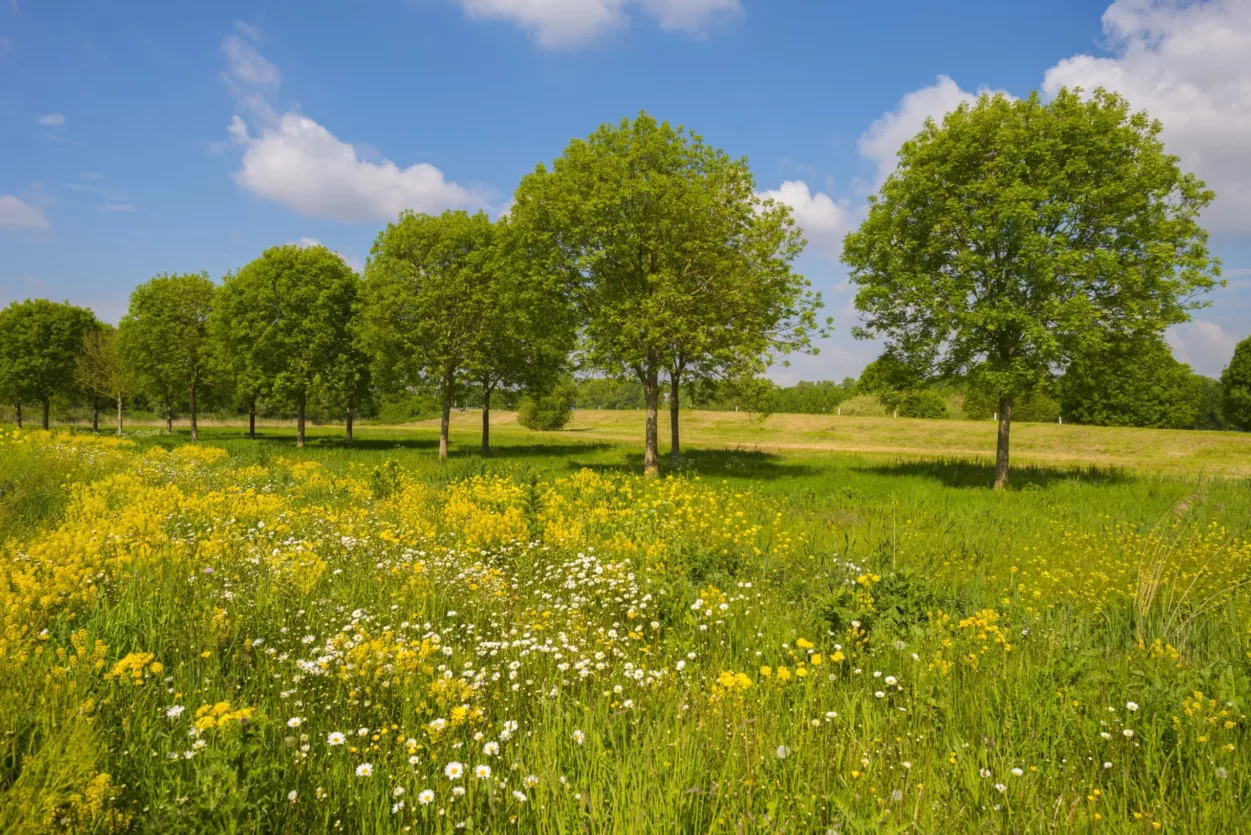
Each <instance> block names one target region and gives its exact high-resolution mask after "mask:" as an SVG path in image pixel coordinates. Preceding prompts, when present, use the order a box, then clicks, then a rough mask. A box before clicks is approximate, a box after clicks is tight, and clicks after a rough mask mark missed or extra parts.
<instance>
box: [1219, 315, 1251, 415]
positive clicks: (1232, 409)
mask: <svg viewBox="0 0 1251 835" xmlns="http://www.w3.org/2000/svg"><path fill="white" fill-rule="evenodd" d="M1221 400H1222V407H1223V408H1222V411H1223V412H1224V416H1225V420H1226V421H1228V422H1229V425H1230V426H1233V427H1235V428H1237V429H1241V430H1242V431H1243V432H1251V337H1247V338H1246V339H1244V340H1242V341H1241V342H1239V343H1238V347H1237V348H1235V349H1234V356H1233V359H1231V360H1230V361H1229V365H1228V366H1226V367H1225V370H1224V371H1223V372H1221Z"/></svg>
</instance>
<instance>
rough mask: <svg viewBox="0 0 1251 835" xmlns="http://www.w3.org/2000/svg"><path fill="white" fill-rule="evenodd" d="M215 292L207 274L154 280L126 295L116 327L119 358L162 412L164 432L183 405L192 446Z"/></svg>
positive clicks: (208, 361)
mask: <svg viewBox="0 0 1251 835" xmlns="http://www.w3.org/2000/svg"><path fill="white" fill-rule="evenodd" d="M216 290H217V286H216V285H215V284H213V282H212V281H210V280H209V277H208V273H186V274H182V275H175V274H162V275H158V276H156V277H155V278H153V279H151V280H150V281H148V282H146V283H144V284H140V285H139V286H138V287H136V288H135V289H134V290H133V291H132V292H131V294H130V307H129V309H128V310H127V311H126V315H125V316H123V317H122V320H121V322H120V323H119V324H118V335H119V338H120V340H121V348H122V356H123V358H124V359H125V360H126V364H127V366H128V367H129V368H130V369H131V370H132V371H133V372H134V374H135V375H136V376H137V377H138V379H139V380H140V383H141V385H142V386H143V389H144V390H145V391H146V392H147V394H148V396H149V397H151V398H152V399H153V400H156V401H157V402H159V403H160V404H161V405H162V406H163V407H164V409H165V428H166V430H167V431H173V420H174V408H175V406H176V405H177V404H178V403H181V402H185V403H187V405H188V409H189V414H190V417H191V440H193V441H195V440H199V426H198V425H197V414H198V410H199V395H200V394H201V392H202V391H203V389H204V387H205V386H206V385H208V383H209V381H210V378H211V370H212V362H213V347H212V343H211V341H210V340H209V331H208V319H209V314H210V313H211V312H212V309H213V294H214V293H215V292H216ZM184 396H185V397H186V400H185V401H184V400H183V397H184Z"/></svg>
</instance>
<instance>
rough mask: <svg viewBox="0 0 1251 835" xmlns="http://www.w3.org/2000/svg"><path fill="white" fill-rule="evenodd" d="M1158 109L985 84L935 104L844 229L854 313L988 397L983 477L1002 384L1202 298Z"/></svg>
mask: <svg viewBox="0 0 1251 835" xmlns="http://www.w3.org/2000/svg"><path fill="white" fill-rule="evenodd" d="M1160 131H1161V125H1160V123H1159V122H1155V121H1152V120H1150V119H1149V118H1148V117H1147V115H1146V114H1145V113H1131V111H1130V108H1129V105H1128V103H1127V102H1126V101H1125V100H1124V99H1122V98H1121V97H1119V96H1117V95H1115V94H1113V93H1108V92H1105V91H1103V90H1097V91H1096V92H1095V93H1094V95H1093V96H1091V97H1089V98H1083V97H1082V95H1081V91H1080V90H1073V91H1071V90H1062V91H1061V92H1060V93H1059V94H1058V95H1057V96H1056V97H1055V98H1054V99H1053V100H1051V101H1050V102H1043V101H1042V99H1041V98H1039V96H1038V95H1037V93H1034V94H1032V95H1030V97H1029V98H1027V99H1024V100H1021V101H1013V100H1011V99H1008V98H1006V97H1004V96H990V95H983V96H982V97H981V98H980V99H978V101H977V103H976V104H974V105H971V106H970V105H967V104H966V105H962V106H961V107H959V108H957V109H956V110H955V111H954V112H952V113H950V114H948V115H947V116H946V117H945V118H944V120H943V123H942V125H941V126H940V125H938V124H936V123H934V122H933V121H932V120H930V121H929V122H927V123H926V126H925V128H924V129H923V130H922V131H921V132H920V133H919V134H918V135H917V136H916V137H915V138H914V139H912V140H909V141H908V142H906V143H904V145H903V147H902V148H901V149H900V151H899V165H898V167H897V168H896V170H895V171H894V173H893V174H891V176H890V177H889V178H888V179H887V181H886V183H885V185H883V187H882V190H881V193H880V194H879V195H878V196H876V197H873V198H870V209H869V215H868V217H867V219H866V220H865V221H864V223H863V224H862V225H861V226H860V228H859V229H858V230H857V231H856V232H853V233H852V234H850V235H848V236H847V239H846V241H845V242H844V248H843V252H844V254H843V258H844V260H845V261H846V263H847V264H848V265H850V267H851V280H852V282H853V283H854V284H855V285H856V286H857V287H858V288H859V290H858V293H857V295H856V306H857V308H858V309H859V310H860V311H861V313H862V318H863V322H864V325H863V327H861V328H857V329H856V331H855V333H856V335H857V336H859V337H862V338H868V337H880V338H882V339H884V340H885V341H886V344H887V348H888V350H890V351H893V352H896V353H898V354H899V356H901V357H902V358H904V359H905V360H906V361H907V362H908V364H909V365H910V366H911V367H915V368H921V369H927V370H928V371H929V372H930V373H934V374H939V375H943V376H950V377H954V376H958V375H964V374H976V376H977V377H978V379H979V380H980V382H981V384H983V385H985V386H987V387H989V388H990V389H991V390H993V391H994V392H995V393H996V394H997V395H998V399H999V408H998V410H997V411H998V413H999V440H998V454H997V456H996V466H995V486H996V487H1003V486H1005V485H1006V484H1007V480H1008V453H1009V431H1010V427H1011V420H1012V408H1013V403H1014V401H1015V399H1016V398H1019V397H1021V396H1022V395H1024V394H1026V393H1028V392H1030V391H1031V390H1033V389H1035V388H1036V387H1038V386H1039V385H1041V384H1044V383H1045V382H1046V380H1048V379H1049V378H1050V376H1051V375H1053V374H1054V373H1055V371H1056V370H1057V369H1063V368H1064V367H1066V366H1067V365H1068V364H1069V363H1071V362H1073V361H1074V360H1076V359H1077V358H1079V357H1081V356H1083V355H1085V354H1088V353H1091V352H1093V351H1098V350H1100V349H1101V348H1103V347H1104V346H1105V345H1107V344H1108V343H1109V342H1113V341H1115V340H1116V339H1117V338H1121V337H1124V336H1126V335H1129V334H1133V333H1160V332H1162V331H1163V330H1164V329H1165V328H1166V327H1167V326H1169V325H1171V324H1174V323H1177V322H1182V321H1185V320H1186V319H1187V318H1189V311H1190V310H1192V309H1194V308H1196V307H1199V306H1201V303H1200V302H1198V301H1197V297H1198V295H1199V294H1201V293H1203V292H1205V291H1207V290H1209V289H1210V288H1212V287H1213V286H1214V285H1215V284H1216V279H1217V277H1218V276H1219V275H1220V268H1219V262H1218V261H1217V260H1216V259H1214V258H1213V257H1212V256H1211V255H1210V253H1209V252H1208V248H1207V233H1206V232H1205V231H1204V230H1203V229H1202V228H1201V227H1200V226H1199V224H1198V214H1199V211H1200V210H1201V209H1202V208H1203V207H1204V206H1206V205H1208V203H1210V202H1211V200H1212V197H1213V194H1212V192H1211V191H1209V190H1208V189H1207V187H1206V186H1205V185H1204V184H1203V183H1202V182H1201V181H1200V180H1198V179H1196V178H1195V177H1194V176H1193V175H1191V174H1184V173H1182V171H1181V169H1180V168H1179V167H1178V162H1177V158H1176V157H1173V156H1170V155H1168V154H1167V153H1166V152H1165V150H1164V145H1163V142H1162V141H1161V139H1160Z"/></svg>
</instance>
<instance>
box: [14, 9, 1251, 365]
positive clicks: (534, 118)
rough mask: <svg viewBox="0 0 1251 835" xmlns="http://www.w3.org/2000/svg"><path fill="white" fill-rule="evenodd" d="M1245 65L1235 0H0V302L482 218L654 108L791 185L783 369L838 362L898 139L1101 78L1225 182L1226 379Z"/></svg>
mask: <svg viewBox="0 0 1251 835" xmlns="http://www.w3.org/2000/svg"><path fill="white" fill-rule="evenodd" d="M193 6H194V7H195V8H193ZM1248 78H1251V2H1247V0H1207V1H1206V2H1199V3H1187V2H1183V0H1163V2H1159V1H1158V0H1157V2H1151V0H1115V2H1112V0H1101V2H1088V1H1087V0H1053V2H1050V3H1026V2H1008V3H1005V2H1002V1H1000V2H983V1H982V0H976V1H973V0H966V2H961V3H958V4H950V3H947V4H936V3H932V2H922V1H921V0H897V2H893V3H863V2H852V0H357V2H352V3H348V2H342V3H329V2H322V3H312V4H310V3H295V2H271V3H268V4H266V5H263V6H257V5H254V4H244V3H230V2H221V3H215V4H190V3H140V2H118V3H110V4H103V3H99V2H60V1H59V0H46V2H40V3H36V2H33V0H0V160H3V162H0V304H3V303H7V302H9V301H11V300H13V299H20V298H25V297H28V296H44V297H49V298H54V299H69V300H70V301H73V302H76V303H80V304H84V305H88V306H90V307H92V308H93V309H95V310H96V311H97V313H98V314H99V315H100V316H101V317H102V318H104V319H108V320H112V321H115V320H116V318H117V317H118V316H119V315H120V314H121V312H123V311H124V309H125V305H126V299H127V296H128V294H129V292H130V289H131V288H132V287H133V286H134V285H135V284H137V283H139V282H141V281H144V280H146V279H147V278H150V277H151V276H152V275H154V274H156V273H159V272H184V271H200V270H206V271H208V273H209V274H210V275H211V276H213V277H214V278H216V279H220V277H221V276H222V275H223V274H225V273H226V272H228V271H230V270H233V269H236V268H238V267H239V266H241V265H243V264H244V263H246V262H247V261H249V260H251V259H252V258H254V257H256V256H257V255H258V254H259V253H260V252H261V251H262V250H263V249H264V248H265V247H266V246H270V245H273V244H279V243H286V242H296V241H303V240H316V241H319V242H321V243H324V244H326V245H327V246H329V247H331V248H333V249H336V250H338V251H339V252H341V253H342V254H343V255H344V256H345V257H346V258H347V259H348V260H349V262H351V263H353V264H355V265H359V264H360V263H362V262H363V261H364V259H365V256H366V255H367V254H368V251H369V246H370V244H371V242H372V240H373V238H374V236H375V234H376V233H377V231H378V229H379V228H380V227H381V226H382V225H383V224H384V223H385V222H386V221H387V220H388V219H390V218H393V217H394V216H395V215H396V214H398V212H399V210H400V209H401V208H405V207H411V208H415V209H418V210H424V211H441V210H442V209H445V208H467V209H474V208H485V209H487V210H489V211H491V212H492V213H497V212H499V211H500V210H502V209H503V208H505V207H506V206H507V204H508V200H509V196H510V194H511V191H512V189H513V188H514V187H515V185H516V183H517V181H518V180H519V179H520V177H521V176H522V175H524V174H525V173H526V172H527V171H529V170H530V169H532V168H533V166H534V165H535V164H536V163H537V162H539V161H540V160H549V159H551V158H552V157H555V156H558V155H559V154H560V152H561V150H562V149H563V148H564V146H565V144H566V143H567V142H568V140H569V139H570V137H573V136H585V135H587V134H589V133H590V132H591V131H592V130H594V128H595V127H596V126H597V125H598V124H599V123H601V122H603V121H609V120H612V121H615V120H617V119H619V118H621V117H623V116H626V115H633V114H635V113H637V112H638V111H639V110H641V109H646V110H647V111H649V112H650V113H652V114H653V115H655V116H657V117H660V118H664V119H668V120H670V121H672V122H677V123H681V124H684V125H686V126H687V127H689V128H692V129H694V130H696V131H697V132H699V133H701V134H702V135H703V136H704V137H705V138H706V139H707V140H708V141H709V142H711V143H712V144H714V145H717V146H720V147H722V148H724V149H725V150H726V151H728V152H729V153H731V154H733V155H735V156H739V155H742V156H746V157H748V159H749V160H750V162H751V166H752V169H753V171H754V173H755V175H756V180H757V187H758V188H759V189H760V190H761V191H762V192H768V193H770V194H772V195H773V196H775V197H778V198H779V199H782V200H784V201H785V202H787V203H789V204H790V205H791V206H792V207H793V208H794V210H795V214H796V217H797V219H798V220H799V221H800V222H801V223H802V224H803V226H804V228H805V233H806V236H807V237H808V239H809V241H810V245H809V249H808V251H807V252H806V253H805V255H804V256H803V258H802V261H801V265H800V266H801V268H802V270H803V271H804V273H805V274H806V275H807V276H808V277H809V278H810V279H811V280H812V281H813V283H814V284H815V285H817V286H818V288H819V289H821V290H822V292H823V294H824V296H825V300H826V308H827V312H828V313H830V314H831V315H833V316H834V318H835V328H836V332H835V335H834V336H833V337H832V338H831V339H830V340H828V341H827V342H825V343H823V344H822V352H821V354H820V356H818V357H811V358H808V357H804V358H799V359H797V360H796V361H795V362H794V364H793V366H792V368H790V369H779V370H777V371H776V372H775V374H774V376H775V377H776V378H777V379H780V380H784V381H785V380H790V379H794V378H797V377H803V378H807V379H817V378H835V379H837V378H841V377H843V376H846V375H855V374H857V373H858V372H859V370H860V368H862V367H863V365H864V364H865V363H866V362H867V361H868V360H870V359H872V358H873V356H874V355H875V353H876V349H875V346H873V345H872V344H868V343H857V342H856V341H854V340H853V339H852V338H851V335H850V329H851V325H852V324H853V323H854V315H855V313H854V309H853V308H852V307H851V304H850V302H851V293H850V292H849V290H848V288H847V285H846V271H845V269H844V268H843V267H842V266H841V265H840V264H839V263H838V249H839V241H840V240H841V238H842V236H843V235H844V234H845V233H846V232H847V231H849V230H850V229H852V228H854V227H855V225H856V223H857V222H858V220H859V218H860V217H862V215H863V211H864V198H865V196H866V195H867V194H869V193H871V192H872V191H873V190H874V189H875V188H876V186H877V185H878V184H880V182H881V180H882V178H883V177H884V176H885V175H886V174H887V173H889V171H890V169H891V167H892V166H893V162H892V160H893V157H894V152H895V150H896V149H897V148H898V145H899V143H900V142H902V141H903V140H904V139H905V138H907V137H908V136H910V135H912V134H913V133H915V132H916V130H917V129H919V128H920V126H921V123H922V122H923V120H924V119H925V118H926V116H935V117H941V115H942V114H943V113H944V112H946V111H948V110H950V109H951V108H953V107H955V106H956V105H957V104H958V103H959V102H960V101H961V100H965V99H968V98H970V97H972V96H974V95H976V93H977V92H978V91H979V90H982V89H990V90H1005V91H1007V92H1008V93H1010V94H1012V95H1016V96H1023V95H1026V94H1028V93H1029V92H1030V91H1031V90H1033V89H1041V90H1043V91H1044V93H1048V92H1054V91H1055V90H1056V89H1059V87H1060V86H1063V85H1074V84H1081V85H1083V86H1086V87H1088V88H1089V87H1094V86H1096V85H1099V84H1103V85H1105V86H1110V87H1114V88H1116V89H1118V90H1120V91H1121V92H1123V93H1124V94H1125V95H1127V96H1128V97H1129V98H1130V101H1131V102H1132V103H1133V104H1134V105H1135V106H1136V107H1140V108H1145V109H1147V110H1148V111H1149V112H1150V113H1151V114H1152V115H1153V116H1156V117H1157V118H1160V119H1161V120H1163V121H1164V123H1165V130H1166V133H1165V136H1166V141H1167V142H1168V145H1169V148H1170V150H1172V151H1173V152H1174V153H1176V154H1178V155H1179V156H1181V157H1182V159H1183V162H1184V164H1185V165H1186V167H1187V168H1189V169H1191V170H1194V171H1196V172H1197V173H1198V174H1199V175H1200V176H1202V177H1204V178H1205V179H1206V180H1207V182H1208V184H1209V185H1210V186H1211V187H1212V188H1214V189H1215V190H1216V191H1217V193H1218V195H1219V197H1218V201H1217V203H1216V204H1215V205H1214V206H1213V207H1212V209H1211V210H1210V211H1209V212H1208V213H1207V215H1206V216H1205V223H1206V224H1207V225H1208V226H1209V228H1211V230H1212V232H1213V245H1214V249H1215V250H1216V252H1217V254H1219V255H1220V256H1221V257H1222V259H1223V260H1224V262H1225V269H1226V277H1227V278H1228V279H1229V281H1230V285H1231V286H1230V287H1229V288H1227V289H1225V290H1222V291H1220V292H1218V293H1216V294H1214V295H1213V296H1212V300H1213V302H1214V304H1213V306H1212V307H1211V308H1209V309H1207V310H1204V311H1201V312H1199V314H1198V315H1197V316H1196V320H1197V321H1195V322H1193V323H1190V324H1188V325H1185V326H1182V327H1180V328H1177V329H1175V330H1174V331H1173V332H1172V333H1171V334H1170V341H1171V342H1172V343H1173V344H1174V347H1175V350H1176V352H1177V354H1178V356H1179V358H1181V359H1183V360H1185V361H1188V362H1190V363H1191V364H1192V365H1193V366H1194V367H1195V368H1196V370H1198V371H1201V372H1203V373H1208V374H1217V373H1219V371H1220V369H1221V367H1222V366H1223V365H1224V364H1225V363H1226V362H1227V360H1228V358H1229V356H1230V355H1231V354H1232V351H1233V346H1234V344H1235V343H1236V341H1237V340H1238V339H1241V338H1243V337H1246V336H1247V335H1248V333H1251V316H1249V315H1248V314H1249V313H1251V164H1248V152H1247V150H1246V149H1247V148H1248V147H1251V89H1248V88H1247V85H1246V79H1248Z"/></svg>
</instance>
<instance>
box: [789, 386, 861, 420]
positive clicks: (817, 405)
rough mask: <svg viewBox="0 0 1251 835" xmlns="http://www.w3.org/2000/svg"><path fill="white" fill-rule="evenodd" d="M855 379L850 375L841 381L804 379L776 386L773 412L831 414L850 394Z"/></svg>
mask: <svg viewBox="0 0 1251 835" xmlns="http://www.w3.org/2000/svg"><path fill="white" fill-rule="evenodd" d="M854 387H855V380H852V379H851V378H850V377H849V378H847V379H846V380H843V382H841V383H836V382H834V381H833V380H820V381H818V382H815V383H810V382H807V381H804V380H801V381H799V382H798V383H796V384H795V385H793V386H785V387H778V388H776V389H775V391H774V392H773V409H772V411H773V412H774V414H792V415H832V414H834V413H835V412H836V411H837V410H838V407H839V404H841V403H842V402H843V401H844V400H846V399H847V398H848V397H850V396H851V393H852V390H853V389H854Z"/></svg>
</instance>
